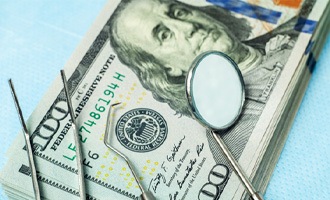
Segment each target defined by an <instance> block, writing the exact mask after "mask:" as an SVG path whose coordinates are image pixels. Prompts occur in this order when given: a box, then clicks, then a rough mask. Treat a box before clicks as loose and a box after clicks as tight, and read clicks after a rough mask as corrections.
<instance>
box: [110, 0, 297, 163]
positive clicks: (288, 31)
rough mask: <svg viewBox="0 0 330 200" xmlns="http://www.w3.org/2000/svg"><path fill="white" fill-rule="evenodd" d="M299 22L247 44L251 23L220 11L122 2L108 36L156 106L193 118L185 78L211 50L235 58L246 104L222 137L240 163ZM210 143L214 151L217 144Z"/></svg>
mask: <svg viewBox="0 0 330 200" xmlns="http://www.w3.org/2000/svg"><path fill="white" fill-rule="evenodd" d="M295 22H296V18H293V19H291V20H289V21H288V22H286V23H284V24H282V25H280V26H278V27H277V28H276V29H274V30H273V31H271V32H269V33H267V34H264V35H261V36H258V37H256V38H252V39H249V40H248V38H250V34H251V30H252V28H251V26H250V25H249V24H248V22H247V20H246V19H243V18H237V17H235V16H233V15H232V14H231V13H230V12H228V11H226V10H225V9H222V8H221V7H217V6H205V7H195V6H191V5H187V4H184V3H182V2H178V1H174V0H123V1H122V2H121V3H120V4H119V6H118V7H117V8H116V10H115V12H114V13H113V15H112V16H111V18H110V22H109V27H110V29H109V35H110V42H111V46H112V47H113V49H114V50H115V52H116V53H117V55H118V58H119V59H120V61H121V62H122V63H124V64H125V65H126V66H128V67H129V68H130V69H131V70H132V71H133V72H134V73H135V74H136V76H137V77H138V78H139V80H140V82H141V84H142V86H143V87H144V88H145V89H147V90H149V91H151V92H152V94H153V97H154V98H155V99H156V100H157V101H160V102H163V103H167V104H168V105H169V106H170V107H171V108H172V109H173V110H174V111H175V112H176V113H177V114H179V115H184V116H188V117H191V115H192V114H191V112H190V109H189V104H188V103H187V99H186V94H185V79H186V75H187V71H188V70H189V68H190V66H191V64H192V62H193V60H194V59H195V58H196V57H197V56H198V55H200V54H201V53H203V52H206V51H210V50H216V51H220V52H223V53H225V54H227V55H228V56H230V57H231V58H232V59H233V60H234V61H235V62H236V63H237V64H238V67H239V69H240V71H241V72H242V75H243V78H244V82H245V94H246V101H245V104H244V107H243V111H242V114H241V117H240V118H239V120H238V123H237V125H236V126H233V127H232V128H231V129H229V130H226V131H224V133H223V137H224V139H225V141H226V143H227V144H228V146H229V148H230V150H231V151H232V153H233V155H234V156H235V157H236V158H238V157H239V156H240V154H241V152H242V151H243V149H244V146H245V144H246V143H247V140H248V138H249V136H250V135H251V133H252V130H253V128H254V126H255V124H256V122H257V121H258V119H259V116H260V115H261V113H262V110H263V108H264V106H265V103H266V102H267V100H268V98H269V96H270V94H271V91H272V89H273V87H274V86H275V85H276V80H277V79H278V77H279V76H280V72H281V71H282V68H283V66H284V65H285V63H286V61H287V59H288V57H289V56H290V53H291V50H292V47H293V46H294V42H295V40H296V38H297V36H298V32H297V31H295V30H294V29H293V26H294V24H295ZM209 142H210V148H212V145H216V143H215V142H214V141H213V140H210V139H209ZM214 157H215V159H216V160H218V161H219V159H217V157H218V156H217V155H215V154H214ZM220 160H221V162H222V159H220ZM223 162H226V161H223Z"/></svg>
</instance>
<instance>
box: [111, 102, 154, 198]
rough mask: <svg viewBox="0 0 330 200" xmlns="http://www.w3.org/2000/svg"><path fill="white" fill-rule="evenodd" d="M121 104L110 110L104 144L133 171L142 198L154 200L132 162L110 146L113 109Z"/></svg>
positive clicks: (112, 105) (113, 105) (115, 104)
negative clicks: (144, 186) (143, 185)
mask: <svg viewBox="0 0 330 200" xmlns="http://www.w3.org/2000/svg"><path fill="white" fill-rule="evenodd" d="M119 104H121V103H114V104H111V105H110V108H109V113H108V117H107V125H106V128H105V134H104V144H105V146H107V147H108V148H109V149H111V150H112V151H114V152H115V153H116V154H118V155H119V156H120V157H121V158H123V159H124V160H125V161H126V163H127V165H128V167H129V169H130V170H131V172H132V174H133V176H134V178H135V180H136V183H137V184H138V186H139V188H140V190H141V192H142V195H141V196H140V197H141V199H142V200H154V199H155V198H154V196H153V195H152V193H150V192H148V191H146V190H145V189H144V188H143V187H142V184H141V182H140V180H139V178H138V176H137V174H136V173H135V170H134V168H133V166H132V164H131V162H130V161H129V159H128V158H127V157H126V156H125V155H124V154H122V153H121V152H120V151H118V150H117V149H115V148H114V147H112V146H111V144H110V140H109V135H110V127H111V126H110V124H111V121H110V120H111V113H112V112H111V111H112V108H113V107H115V106H117V105H119Z"/></svg>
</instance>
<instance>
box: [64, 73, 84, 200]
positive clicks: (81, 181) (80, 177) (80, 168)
mask: <svg viewBox="0 0 330 200" xmlns="http://www.w3.org/2000/svg"><path fill="white" fill-rule="evenodd" d="M61 76H62V81H63V85H64V91H65V95H66V100H67V104H68V108H69V113H70V116H71V120H72V129H73V134H74V142H75V146H76V158H77V168H78V181H79V193H80V199H81V200H86V189H85V179H84V169H83V161H82V150H81V145H80V142H79V137H78V131H77V126H76V117H75V115H74V111H73V107H72V102H71V98H70V94H69V90H68V85H67V79H66V76H65V73H64V70H61Z"/></svg>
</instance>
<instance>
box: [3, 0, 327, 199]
mask: <svg viewBox="0 0 330 200" xmlns="http://www.w3.org/2000/svg"><path fill="white" fill-rule="evenodd" d="M297 2H299V3H296V4H292V3H290V2H289V3H287V1H252V0H251V1H237V0H231V1H223V0H208V1H206V2H205V1H202V0H201V1H197V0H196V1H180V2H178V1H164V2H161V3H160V2H159V1H155V0H139V1H126V0H125V1H119V0H112V1H109V3H108V4H107V5H106V6H105V8H104V10H103V12H102V13H101V14H100V16H99V17H98V19H97V20H96V22H95V24H94V25H93V26H92V27H91V29H90V32H89V33H88V34H87V36H86V37H85V38H84V40H83V41H82V43H81V45H80V46H79V47H78V49H77V50H76V51H75V52H74V54H73V56H72V57H71V59H70V60H69V61H68V64H67V65H66V66H65V72H66V74H67V76H68V83H69V91H70V94H71V99H72V103H73V106H74V111H75V114H76V118H77V123H78V129H79V137H80V139H81V145H82V149H83V167H84V172H85V182H86V189H87V197H88V199H109V198H110V199H138V198H139V196H140V194H141V191H140V190H139V187H138V185H137V183H136V180H135V179H134V177H133V175H132V172H131V171H130V169H129V167H128V166H127V164H126V162H125V161H124V160H122V159H121V158H120V157H119V156H118V155H117V154H116V153H115V152H113V151H111V150H109V149H108V148H107V147H106V146H105V145H104V144H103V140H104V133H105V126H106V125H109V124H107V122H106V118H107V111H108V109H109V107H110V105H111V104H113V103H116V102H121V104H120V106H118V107H116V108H115V109H114V112H113V113H112V115H111V124H110V127H111V133H112V134H111V137H110V141H111V144H112V145H113V146H114V147H115V148H116V149H119V150H120V151H121V152H122V153H124V154H125V155H126V156H127V157H128V158H129V159H130V161H131V162H132V164H133V165H134V168H135V169H136V172H137V174H138V176H139V179H140V181H141V182H142V185H143V186H144V188H147V189H148V190H149V191H150V192H151V193H152V194H153V195H154V196H155V197H156V198H157V199H201V200H202V199H242V198H243V199H244V198H247V196H248V195H247V193H246V191H245V188H244V187H243V186H242V184H241V182H240V180H239V179H238V178H237V176H236V174H235V173H233V171H232V169H231V167H230V165H229V163H228V162H227V160H226V159H225V157H224V156H223V155H222V152H221V150H220V148H219V146H218V144H217V142H216V141H215V140H214V138H212V137H211V135H210V133H209V132H208V131H207V130H206V129H205V128H204V127H202V126H201V125H200V124H199V123H197V122H196V121H195V120H194V119H193V118H192V115H191V112H190V109H189V105H188V103H187V99H186V97H185V79H186V74H187V71H188V70H189V68H190V66H191V63H192V61H193V60H194V58H195V57H196V56H198V55H199V54H201V53H203V52H206V51H210V50H217V51H221V52H223V53H225V54H227V55H229V56H230V57H231V58H232V59H233V60H234V61H235V62H236V63H237V64H238V66H239V68H240V70H241V72H242V74H243V78H244V82H245V86H246V88H245V89H246V91H245V92H246V100H245V104H244V107H243V111H242V113H241V116H240V118H239V119H238V121H237V123H235V124H234V125H233V126H232V127H230V128H228V129H226V130H224V131H219V137H222V139H223V140H224V141H225V143H226V144H227V145H228V147H229V150H230V151H231V152H232V154H233V155H234V157H235V158H236V159H237V160H238V162H239V164H240V165H241V166H242V169H243V170H244V172H245V173H246V174H247V175H248V176H249V178H250V180H252V183H253V185H254V186H255V187H256V188H257V189H258V191H260V192H261V193H263V192H264V191H265V189H266V187H267V184H268V181H269V179H270V176H271V174H272V171H273V169H274V166H275V164H276V162H277V159H278V157H279V154H280V152H281V150H282V148H283V145H284V142H285V140H286V137H287V133H288V129H289V128H290V125H291V123H292V120H293V118H294V115H295V113H296V111H297V109H298V106H299V103H300V101H301V98H302V96H303V94H304V91H305V88H306V85H307V83H308V80H309V78H310V76H311V71H312V69H313V66H314V64H315V60H316V59H317V58H318V56H319V53H320V50H321V48H322V44H323V43H324V40H325V38H326V36H327V33H328V30H329V23H326V22H327V21H328V20H329V12H330V11H329V10H330V8H329V3H328V1H318V2H316V1H314V0H305V1H297ZM205 81H207V80H205ZM205 89H207V88H205ZM205 98H208V97H205ZM66 101H67V100H66V97H65V93H64V90H63V84H62V81H61V79H60V77H57V78H56V79H55V81H54V83H53V85H52V86H51V87H50V88H49V91H48V92H47V93H46V95H45V97H44V98H43V99H42V100H41V102H40V104H39V106H38V107H37V108H36V109H35V111H34V112H33V114H32V115H31V117H30V118H29V120H28V125H29V130H30V132H31V144H32V146H33V149H34V157H35V162H36V167H37V174H38V180H39V186H40V188H41V196H42V197H43V198H44V199H78V198H79V191H78V188H79V187H78V176H77V166H76V154H75V150H76V147H75V145H74V139H73V134H74V133H73V131H72V128H71V127H72V121H71V120H70V115H69V114H68V113H69V111H68V108H67V104H66ZM210 106H212V105H210ZM219 115H221V113H219ZM8 158H9V159H8V163H7V164H6V166H5V168H4V169H3V171H2V172H1V183H2V185H3V188H4V189H5V191H6V193H7V194H8V196H9V197H10V198H12V199H33V198H34V194H33V190H32V188H31V187H26V186H27V185H31V177H30V176H31V170H30V168H29V164H28V160H27V159H26V151H25V143H24V139H23V137H22V136H21V134H19V135H18V138H17V139H16V140H15V142H14V143H13V145H12V146H11V148H10V149H9V152H8ZM18 180H19V181H18Z"/></svg>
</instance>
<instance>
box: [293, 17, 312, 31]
mask: <svg viewBox="0 0 330 200" xmlns="http://www.w3.org/2000/svg"><path fill="white" fill-rule="evenodd" d="M316 25H317V21H314V20H310V19H306V18H302V17H300V18H299V19H298V21H297V23H296V25H295V26H294V30H296V31H299V32H304V33H309V34H312V33H313V32H314V30H315V28H316Z"/></svg>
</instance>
